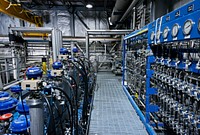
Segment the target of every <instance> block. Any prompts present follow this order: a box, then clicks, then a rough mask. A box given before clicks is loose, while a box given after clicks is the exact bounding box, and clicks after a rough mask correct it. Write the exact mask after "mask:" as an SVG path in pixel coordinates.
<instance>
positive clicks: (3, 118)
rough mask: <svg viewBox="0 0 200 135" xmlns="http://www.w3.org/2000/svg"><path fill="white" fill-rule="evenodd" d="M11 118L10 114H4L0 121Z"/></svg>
mask: <svg viewBox="0 0 200 135" xmlns="http://www.w3.org/2000/svg"><path fill="white" fill-rule="evenodd" d="M12 116H13V114H12V113H6V114H4V115H2V116H0V120H9V119H10V118H11V117H12Z"/></svg>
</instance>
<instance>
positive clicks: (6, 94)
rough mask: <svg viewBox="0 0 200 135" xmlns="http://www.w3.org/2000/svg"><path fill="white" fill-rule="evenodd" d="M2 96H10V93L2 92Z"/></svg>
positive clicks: (0, 93)
mask: <svg viewBox="0 0 200 135" xmlns="http://www.w3.org/2000/svg"><path fill="white" fill-rule="evenodd" d="M2 97H9V93H8V92H4V91H3V92H0V98H2Z"/></svg>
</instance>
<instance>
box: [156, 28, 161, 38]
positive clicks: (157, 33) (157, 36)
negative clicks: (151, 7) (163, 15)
mask: <svg viewBox="0 0 200 135" xmlns="http://www.w3.org/2000/svg"><path fill="white" fill-rule="evenodd" d="M156 39H157V40H158V39H160V30H158V31H157V32H156Z"/></svg>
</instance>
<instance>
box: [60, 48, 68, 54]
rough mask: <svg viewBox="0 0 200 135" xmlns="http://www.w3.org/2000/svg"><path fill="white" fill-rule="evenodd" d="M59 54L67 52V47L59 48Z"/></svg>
mask: <svg viewBox="0 0 200 135" xmlns="http://www.w3.org/2000/svg"><path fill="white" fill-rule="evenodd" d="M60 54H62V55H66V54H68V50H67V48H60Z"/></svg>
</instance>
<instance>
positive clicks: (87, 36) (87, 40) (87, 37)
mask: <svg viewBox="0 0 200 135" xmlns="http://www.w3.org/2000/svg"><path fill="white" fill-rule="evenodd" d="M85 45H86V46H85V49H86V53H85V55H86V58H88V59H89V34H88V32H86V44H85Z"/></svg>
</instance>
